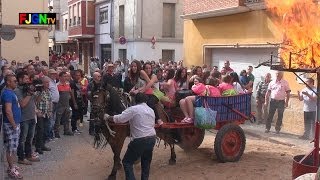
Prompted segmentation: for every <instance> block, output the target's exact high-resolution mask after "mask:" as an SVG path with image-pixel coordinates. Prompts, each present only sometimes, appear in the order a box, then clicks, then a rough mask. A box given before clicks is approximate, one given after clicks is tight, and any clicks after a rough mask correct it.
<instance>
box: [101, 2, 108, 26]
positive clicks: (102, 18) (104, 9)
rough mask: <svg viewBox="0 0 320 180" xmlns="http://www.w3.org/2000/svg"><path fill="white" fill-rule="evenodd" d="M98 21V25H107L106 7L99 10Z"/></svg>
mask: <svg viewBox="0 0 320 180" xmlns="http://www.w3.org/2000/svg"><path fill="white" fill-rule="evenodd" d="M99 21H100V24H104V23H108V6H107V7H103V8H100V16H99Z"/></svg>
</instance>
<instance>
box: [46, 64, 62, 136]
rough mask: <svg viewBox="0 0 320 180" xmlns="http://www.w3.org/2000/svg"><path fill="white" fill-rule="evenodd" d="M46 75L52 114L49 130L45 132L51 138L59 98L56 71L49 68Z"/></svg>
mask: <svg viewBox="0 0 320 180" xmlns="http://www.w3.org/2000/svg"><path fill="white" fill-rule="evenodd" d="M48 76H49V78H50V82H49V91H50V94H51V99H52V105H53V106H52V116H51V118H50V127H49V132H47V137H48V138H49V139H52V138H53V125H54V122H55V121H56V113H57V104H58V101H59V98H60V95H59V91H58V87H57V83H56V81H57V76H58V72H57V71H56V70H54V69H49V70H48Z"/></svg>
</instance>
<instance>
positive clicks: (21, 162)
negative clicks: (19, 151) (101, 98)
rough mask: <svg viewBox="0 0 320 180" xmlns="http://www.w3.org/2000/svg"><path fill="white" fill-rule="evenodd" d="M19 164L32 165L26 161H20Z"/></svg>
mask: <svg viewBox="0 0 320 180" xmlns="http://www.w3.org/2000/svg"><path fill="white" fill-rule="evenodd" d="M18 163H19V164H23V165H32V162H30V161H28V160H26V159H24V160H18Z"/></svg>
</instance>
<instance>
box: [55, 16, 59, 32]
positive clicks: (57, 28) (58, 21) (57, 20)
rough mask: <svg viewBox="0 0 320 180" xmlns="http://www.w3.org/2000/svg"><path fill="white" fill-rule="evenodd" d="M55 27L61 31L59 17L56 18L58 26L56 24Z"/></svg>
mask: <svg viewBox="0 0 320 180" xmlns="http://www.w3.org/2000/svg"><path fill="white" fill-rule="evenodd" d="M55 28H56V30H57V31H60V21H59V19H58V18H57V19H56V26H55Z"/></svg>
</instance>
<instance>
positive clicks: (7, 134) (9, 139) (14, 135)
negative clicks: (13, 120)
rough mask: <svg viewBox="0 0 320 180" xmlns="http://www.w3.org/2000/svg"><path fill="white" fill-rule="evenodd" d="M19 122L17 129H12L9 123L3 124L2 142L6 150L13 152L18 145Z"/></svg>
mask: <svg viewBox="0 0 320 180" xmlns="http://www.w3.org/2000/svg"><path fill="white" fill-rule="evenodd" d="M19 136H20V124H18V125H17V129H16V130H15V129H13V127H12V125H11V124H10V123H4V124H3V142H4V146H5V147H6V150H7V152H10V153H15V152H17V148H18V145H19Z"/></svg>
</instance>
